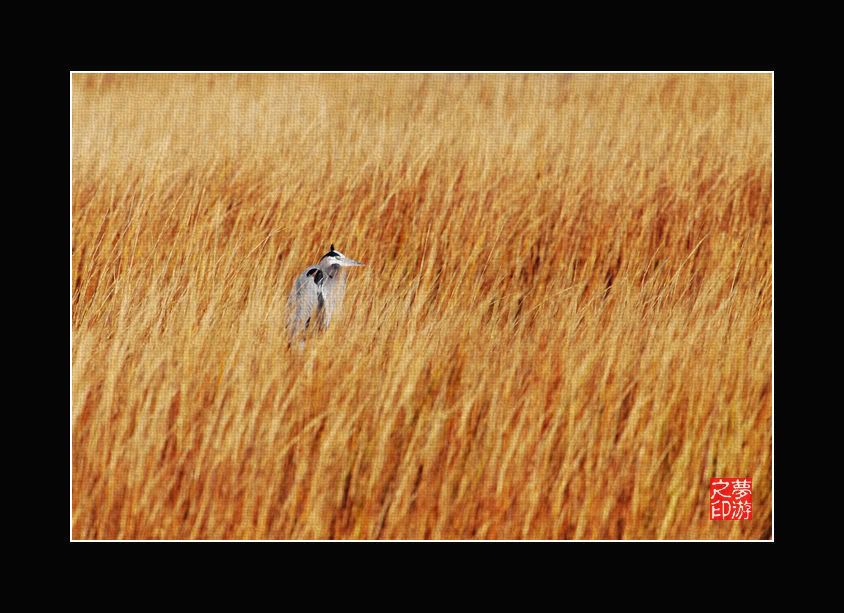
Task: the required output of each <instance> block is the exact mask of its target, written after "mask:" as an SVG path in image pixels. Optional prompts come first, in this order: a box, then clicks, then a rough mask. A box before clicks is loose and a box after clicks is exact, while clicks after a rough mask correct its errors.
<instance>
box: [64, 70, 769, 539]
mask: <svg viewBox="0 0 844 613" xmlns="http://www.w3.org/2000/svg"><path fill="white" fill-rule="evenodd" d="M771 80H772V77H771V76H770V75H768V74H744V75H723V74H722V75H653V74H644V75H632V74H616V75H519V74H513V75H480V74H476V75H462V74H445V75H421V74H408V75H383V74H382V75H360V74H358V75H327V74H326V75H208V74H203V75H174V74H165V75H98V74H75V75H73V76H72V78H71V88H72V155H73V160H72V172H73V181H72V199H73V202H72V228H73V229H72V263H71V279H70V283H71V287H70V290H71V295H72V407H71V408H72V536H73V538H74V539H176V538H179V539H247V538H248V539H410V538H412V539H768V538H771V525H772V523H771V475H772V466H771V418H772V406H771V405H772V388H771V368H772V330H771V313H772V291H771V289H772V237H771V227H772V202H771V200H772V186H771V173H772V170H771V147H772V143H771V122H772V116H771V95H772V93H771V89H772V83H771ZM330 243H334V244H335V245H336V247H337V249H339V250H341V251H343V252H344V253H345V254H347V255H349V256H350V257H353V258H355V259H358V260H361V261H363V262H366V264H367V266H366V267H365V268H356V269H352V270H351V272H350V275H349V282H348V291H347V295H346V302H345V306H344V310H343V312H342V316H341V318H340V319H339V320H337V321H335V322H333V323H332V328H331V329H330V330H328V331H327V332H326V333H325V334H323V335H321V336H319V337H316V338H313V339H311V340H309V342H308V344H307V346H306V348H305V350H304V351H303V352H299V351H297V350H296V349H295V348H293V349H290V348H288V345H287V336H286V334H285V330H284V326H285V304H286V300H287V296H288V294H289V292H290V289H291V287H292V283H293V279H294V278H295V276H296V275H297V274H298V273H299V272H301V271H302V270H303V269H304V268H305V267H307V266H308V265H310V264H313V263H315V262H316V261H317V260H318V259H319V257H320V256H321V255H322V254H323V253H325V252H326V251H327V250H328V246H329V244H330ZM721 476H723V477H752V478H753V486H754V491H753V502H754V511H753V518H752V519H751V520H749V521H711V520H709V518H708V498H709V478H710V477H721Z"/></svg>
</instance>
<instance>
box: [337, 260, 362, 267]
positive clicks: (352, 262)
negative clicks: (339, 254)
mask: <svg viewBox="0 0 844 613" xmlns="http://www.w3.org/2000/svg"><path fill="white" fill-rule="evenodd" d="M337 263H338V264H340V266H364V263H363V262H358V261H357V260H353V259H351V258H340V260H339V261H338V262H337Z"/></svg>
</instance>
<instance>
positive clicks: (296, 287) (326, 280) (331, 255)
mask: <svg viewBox="0 0 844 613" xmlns="http://www.w3.org/2000/svg"><path fill="white" fill-rule="evenodd" d="M349 266H363V263H361V262H358V261H357V260H352V259H351V258H347V257H346V256H345V255H343V254H342V253H340V252H339V251H337V250H335V249H334V245H333V244H332V245H331V249H329V250H328V253H326V254H325V255H324V256H322V257H321V258H320V260H319V262H318V263H317V264H314V265H313V266H308V268H306V269H305V270H304V271H303V272H302V273H301V274H300V275H299V276H298V277H296V281H294V283H293V291H292V292H290V298H289V299H288V300H287V310H288V328H289V332H290V338H291V340H292V339H293V338H294V337H296V336H297V335H302V334H304V333H305V332H306V331H308V330H313V329H317V330H324V329H326V328H328V324H330V323H331V318H332V317H333V316H336V315H337V312H338V311H339V310H340V307H341V306H342V304H343V295H344V294H345V293H346V274H347V273H346V271H345V270H343V269H344V268H346V267H349Z"/></svg>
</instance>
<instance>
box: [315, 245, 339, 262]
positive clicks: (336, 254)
mask: <svg viewBox="0 0 844 613" xmlns="http://www.w3.org/2000/svg"><path fill="white" fill-rule="evenodd" d="M339 256H340V254H339V253H337V252H336V251H334V243H331V249H330V250H329V252H328V253H326V254H325V255H324V256H322V258H320V259H324V258H327V257H335V258H336V257H339Z"/></svg>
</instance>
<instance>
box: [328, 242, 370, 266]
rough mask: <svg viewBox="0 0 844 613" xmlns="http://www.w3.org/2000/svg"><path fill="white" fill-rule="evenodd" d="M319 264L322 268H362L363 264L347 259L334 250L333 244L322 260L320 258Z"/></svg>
mask: <svg viewBox="0 0 844 613" xmlns="http://www.w3.org/2000/svg"><path fill="white" fill-rule="evenodd" d="M319 263H320V264H321V265H323V266H363V265H364V264H363V262H358V261H357V260H353V259H351V258H347V257H346V256H345V255H343V254H342V253H340V252H339V251H337V250H336V249H334V244H333V243H332V245H331V249H329V251H328V253H326V254H325V255H324V256H322V258H320V260H319Z"/></svg>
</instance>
